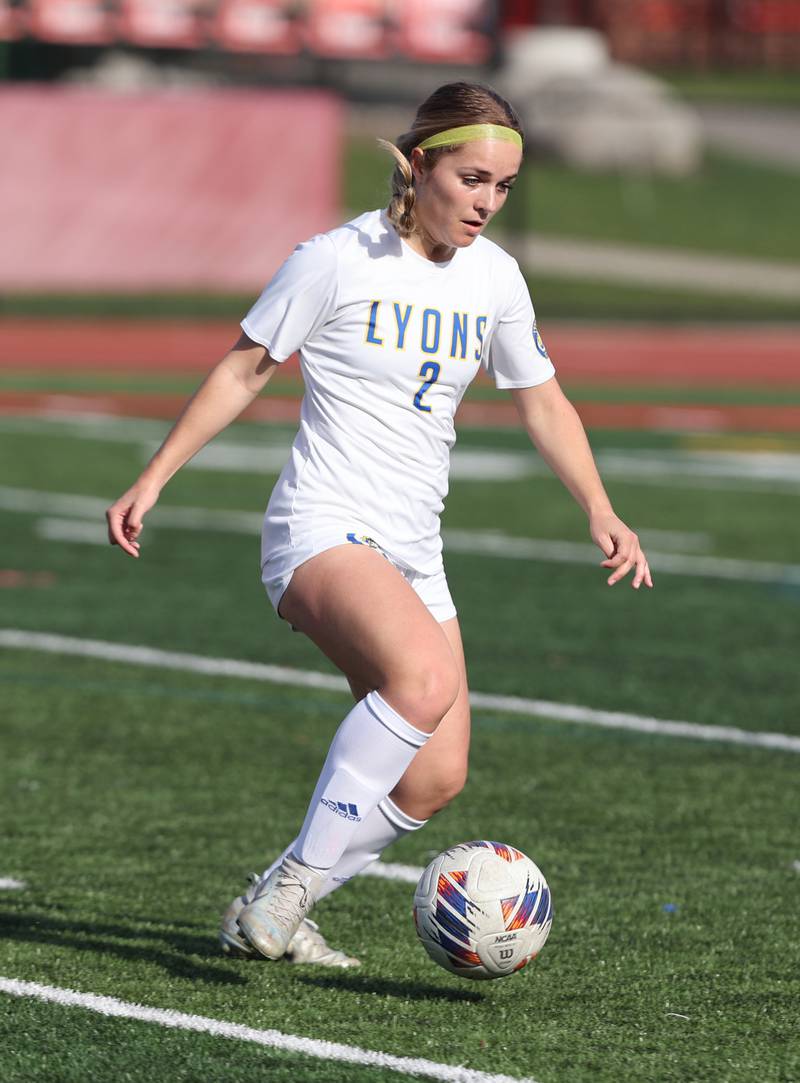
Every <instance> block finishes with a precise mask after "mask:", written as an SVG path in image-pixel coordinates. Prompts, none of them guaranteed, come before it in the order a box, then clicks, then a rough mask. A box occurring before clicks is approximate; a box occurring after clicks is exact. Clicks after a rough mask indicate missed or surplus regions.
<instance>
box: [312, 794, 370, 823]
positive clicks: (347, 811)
mask: <svg viewBox="0 0 800 1083" xmlns="http://www.w3.org/2000/svg"><path fill="white" fill-rule="evenodd" d="M320 801H321V803H322V804H323V805H324V806H325V808H329V809H330V810H331V812H335V813H336V815H337V816H341V817H342V818H343V819H345V820H352V822H353V823H357V824H360V823H361V817H360V816H359V815H358V806H357V805H354V804H352V803H351V802H348V803H347V804H345V802H344V801H331V799H330V798H329V797H322V798H320Z"/></svg>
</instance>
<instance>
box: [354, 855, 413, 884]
mask: <svg viewBox="0 0 800 1083" xmlns="http://www.w3.org/2000/svg"><path fill="white" fill-rule="evenodd" d="M423 872H424V869H423V868H422V866H421V865H398V864H397V863H396V862H392V861H373V862H372V864H371V865H367V866H366V868H363V869H362V870H361V872H360V873H359V876H374V877H375V879H376V880H400V881H401V882H402V883H404V884H416V883H417V881H418V880H419V878H420V876H422V873H423Z"/></svg>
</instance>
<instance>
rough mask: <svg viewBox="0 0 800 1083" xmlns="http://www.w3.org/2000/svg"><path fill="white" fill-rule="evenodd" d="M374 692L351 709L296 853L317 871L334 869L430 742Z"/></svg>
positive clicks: (334, 743)
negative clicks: (380, 803)
mask: <svg viewBox="0 0 800 1083" xmlns="http://www.w3.org/2000/svg"><path fill="white" fill-rule="evenodd" d="M429 736H430V734H428V733H423V732H422V731H421V730H418V729H417V728H416V727H415V726H412V725H411V723H410V722H407V721H406V720H405V718H403V717H402V716H401V715H399V714H398V713H397V711H395V710H394V708H393V707H390V706H389V704H388V703H387V702H386V700H385V699H383V698H382V696H381V695H380V694H379V693H378V692H370V693H368V695H366V696H365V697H364V699H362V700H361V701H360V702H359V703H357V704H356V705H355V707H353V709H352V710H351V711H350V713H349V714H348V715H347V717H346V718H345V719H344V721H343V722H342V724H341V725H340V726H339V729H338V730H337V731H336V734H335V736H334V738H333V741H332V742H331V747H330V749H329V750H328V755H327V758H326V760H325V763H324V765H323V768H322V772H321V774H320V776H319V781H318V782H317V785H316V789H315V790H314V795H313V797H312V798H311V804H310V805H309V807H308V812H307V813H306V818H305V820H304V822H303V826H302V828H301V829H300V834H299V835H298V836H297V841H296V845H295V848H294V851H293V852H294V855H295V857H297V858H298V859H299V860H300V861H302V862H303V863H304V864H305V865H309V866H310V867H311V868H313V869H318V870H327V869H332V868H333V866H334V865H336V864H337V862H338V861H339V860H340V858H341V856H342V854H343V853H344V852H345V850H346V849H347V847H348V845H349V843H350V840H351V839H352V838H353V835H354V834H355V832H356V830H357V829H358V827H359V825H360V824H363V823H364V821H365V820H366V818H367V817H368V816H369V815H370V813H371V812H372V810H373V809H374V808H375V806H376V805H377V804H378V802H379V801H382V800H383V798H384V797H386V796H387V795H388V794H389V793H391V791H392V790H393V789H394V788H395V786H396V785H397V783H398V782H399V781H400V779H401V778H402V777H403V775H404V774H405V772H406V768H407V767H408V766H409V764H410V763H411V761H412V760H413V759H414V756H415V755H416V754H417V752H418V751H419V749H420V748H421V747H422V745H424V744H425V742H426V741H427V740H428V737H429Z"/></svg>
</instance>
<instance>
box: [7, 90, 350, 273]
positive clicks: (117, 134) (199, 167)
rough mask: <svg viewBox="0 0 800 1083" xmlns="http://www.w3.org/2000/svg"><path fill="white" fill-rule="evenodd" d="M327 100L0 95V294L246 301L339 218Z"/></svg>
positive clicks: (337, 130) (337, 136)
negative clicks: (237, 296) (213, 295)
mask: <svg viewBox="0 0 800 1083" xmlns="http://www.w3.org/2000/svg"><path fill="white" fill-rule="evenodd" d="M342 119H343V110H342V107H341V105H340V103H339V101H338V100H337V99H336V98H335V97H334V96H332V95H330V94H327V93H322V92H316V91H310V92H289V91H286V92H282V91H238V90H218V91H207V90H202V91H186V90H182V91H172V92H158V93H148V94H133V95H125V94H120V95H111V94H108V93H99V92H97V91H88V90H83V89H80V90H78V89H75V90H73V89H65V88H45V87H36V88H33V89H23V88H10V89H0V148H2V157H3V167H2V169H0V238H2V243H0V288H2V289H5V290H9V291H13V290H18V291H22V290H27V291H30V290H34V291H37V290H42V291H45V290H51V291H83V290H92V291H117V292H120V291H135V290H145V289H159V288H164V289H169V290H192V289H201V290H206V289H208V290H232V291H233V290H242V291H246V292H251V291H253V290H258V289H260V287H261V286H262V285H263V283H264V282H265V281H266V280H267V279H268V278H269V277H270V276H271V274H272V273H273V272H274V271H275V269H276V268H277V267H278V265H279V264H280V263H281V262H282V260H283V259H284V258H285V257H286V256H287V255H288V254H289V252H291V250H292V249H293V248H294V246H295V244H297V242H298V241H301V240H304V239H305V238H307V237H309V236H311V235H312V234H314V233H316V232H319V231H321V230H324V229H329V228H330V227H331V226H332V225H335V224H336V222H337V220H338V216H339V203H340V200H339V186H340V175H341V162H340V155H341V144H342Z"/></svg>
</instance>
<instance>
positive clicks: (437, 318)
mask: <svg viewBox="0 0 800 1083" xmlns="http://www.w3.org/2000/svg"><path fill="white" fill-rule="evenodd" d="M431 319H433V345H430V344H429V343H428V330H429V328H430V321H431ZM441 329H442V316H441V313H440V312H437V311H436V309H435V308H426V309H425V311H424V312H423V313H422V351H423V353H436V352H437V351H438V349H439V334H440V332H441Z"/></svg>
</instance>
